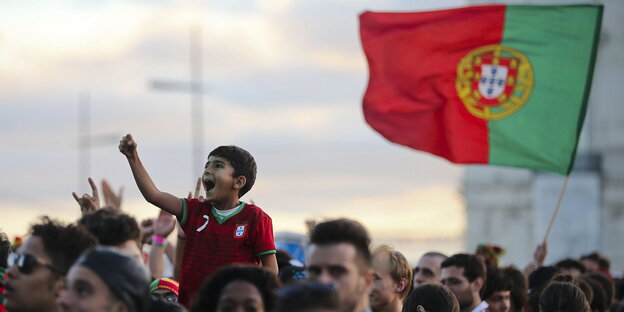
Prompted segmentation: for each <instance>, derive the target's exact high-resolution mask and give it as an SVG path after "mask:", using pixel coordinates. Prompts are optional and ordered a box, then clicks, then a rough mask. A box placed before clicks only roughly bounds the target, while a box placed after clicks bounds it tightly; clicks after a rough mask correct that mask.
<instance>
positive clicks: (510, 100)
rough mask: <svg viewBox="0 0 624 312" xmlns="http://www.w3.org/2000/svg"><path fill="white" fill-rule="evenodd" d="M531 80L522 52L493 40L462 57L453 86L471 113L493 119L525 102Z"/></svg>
mask: <svg viewBox="0 0 624 312" xmlns="http://www.w3.org/2000/svg"><path fill="white" fill-rule="evenodd" d="M533 80H534V79H533V68H532V67H531V63H530V62H529V59H528V58H527V57H526V56H525V55H524V54H523V53H522V52H520V51H518V50H515V49H512V48H510V47H507V46H503V45H498V44H492V45H486V46H482V47H479V48H477V49H475V50H473V51H471V52H470V53H468V54H467V55H466V56H464V57H463V58H462V59H461V61H460V62H459V64H458V65H457V80H456V82H455V88H456V90H457V95H458V96H459V98H460V99H461V100H462V102H463V103H464V106H465V107H466V109H468V111H469V112H470V113H471V114H472V115H474V116H476V117H478V118H481V119H486V120H496V119H501V118H505V117H507V116H509V115H511V114H513V113H515V112H516V111H518V110H519V109H520V108H521V107H522V106H523V105H524V103H526V101H527V99H528V98H529V96H530V95H531V91H532V90H533V83H534V81H533Z"/></svg>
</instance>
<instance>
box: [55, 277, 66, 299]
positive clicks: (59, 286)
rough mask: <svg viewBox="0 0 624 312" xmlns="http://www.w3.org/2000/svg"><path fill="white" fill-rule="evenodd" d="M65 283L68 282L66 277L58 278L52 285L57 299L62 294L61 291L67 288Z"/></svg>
mask: <svg viewBox="0 0 624 312" xmlns="http://www.w3.org/2000/svg"><path fill="white" fill-rule="evenodd" d="M65 282H66V280H65V277H64V276H62V277H59V278H57V279H56V280H55V281H54V283H53V284H52V291H53V292H54V294H55V295H56V297H57V298H58V296H59V295H60V294H61V290H63V288H65Z"/></svg>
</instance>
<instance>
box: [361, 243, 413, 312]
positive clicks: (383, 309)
mask: <svg viewBox="0 0 624 312" xmlns="http://www.w3.org/2000/svg"><path fill="white" fill-rule="evenodd" d="M411 285H412V268H411V267H410V265H409V263H408V262H407V260H406V259H405V256H403V254H402V253H400V252H398V251H396V250H394V249H393V248H392V247H390V246H388V245H381V246H379V247H377V248H376V249H375V251H373V290H372V291H371V294H370V306H371V309H372V310H373V311H374V312H401V310H403V299H405V297H407V295H408V294H409V292H410V290H411Z"/></svg>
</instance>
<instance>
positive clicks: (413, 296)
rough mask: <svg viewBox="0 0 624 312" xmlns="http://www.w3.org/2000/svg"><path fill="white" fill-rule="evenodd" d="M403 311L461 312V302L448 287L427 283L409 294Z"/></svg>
mask: <svg viewBox="0 0 624 312" xmlns="http://www.w3.org/2000/svg"><path fill="white" fill-rule="evenodd" d="M403 312H459V303H458V302H457V298H456V297H455V295H454V294H453V293H452V292H451V291H450V290H449V289H448V288H446V287H444V286H442V285H440V284H430V283H425V284H422V285H420V286H418V287H416V288H414V290H413V291H412V292H411V293H410V294H409V295H408V296H407V299H406V300H405V304H404V305H403Z"/></svg>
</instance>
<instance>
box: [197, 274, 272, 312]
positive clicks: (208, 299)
mask: <svg viewBox="0 0 624 312" xmlns="http://www.w3.org/2000/svg"><path fill="white" fill-rule="evenodd" d="M235 281H244V282H249V283H250V284H252V285H254V286H255V287H256V289H258V292H259V293H260V295H261V296H262V302H263V303H264V310H265V311H272V310H273V307H274V306H275V290H276V289H277V287H278V282H277V279H276V278H275V275H273V274H272V273H270V272H268V271H266V270H264V269H261V268H259V267H257V266H253V265H230V266H226V267H223V268H221V269H219V270H217V271H216V272H215V273H214V274H213V275H212V276H211V277H210V278H209V279H208V280H206V281H205V282H204V284H203V286H202V287H201V289H200V291H199V292H198V293H197V301H196V302H195V305H193V308H192V309H191V311H193V312H203V311H217V304H218V302H219V298H221V293H222V292H223V289H225V287H226V286H227V285H228V284H230V283H231V282H235Z"/></svg>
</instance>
